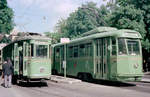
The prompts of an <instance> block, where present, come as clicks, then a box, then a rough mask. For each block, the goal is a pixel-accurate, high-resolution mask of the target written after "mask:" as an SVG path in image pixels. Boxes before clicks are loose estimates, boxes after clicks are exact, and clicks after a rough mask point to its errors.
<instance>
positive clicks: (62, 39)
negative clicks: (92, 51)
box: [60, 38, 70, 43]
mask: <svg viewBox="0 0 150 97" xmlns="http://www.w3.org/2000/svg"><path fill="white" fill-rule="evenodd" d="M60 42H61V43H69V42H70V39H69V38H61V39H60Z"/></svg>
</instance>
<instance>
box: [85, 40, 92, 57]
mask: <svg viewBox="0 0 150 97" xmlns="http://www.w3.org/2000/svg"><path fill="white" fill-rule="evenodd" d="M86 56H92V44H91V43H89V44H87V45H86Z"/></svg>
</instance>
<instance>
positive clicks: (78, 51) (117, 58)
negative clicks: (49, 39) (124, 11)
mask: <svg viewBox="0 0 150 97" xmlns="http://www.w3.org/2000/svg"><path fill="white" fill-rule="evenodd" d="M141 38H142V37H141V35H140V33H139V32H137V31H133V30H128V29H121V30H118V29H116V28H112V27H98V28H96V29H94V30H92V31H89V32H86V33H84V34H83V35H82V37H80V38H77V39H73V40H71V41H70V43H67V44H64V43H59V44H55V45H53V51H54V54H53V55H54V56H53V64H52V71H53V73H58V74H63V73H64V71H65V70H66V73H67V75H70V76H77V77H79V78H94V79H102V80H111V81H140V80H141V78H142V75H143V72H142V50H141ZM65 48H66V51H64V50H65ZM64 57H66V58H64ZM63 63H66V68H64V64H63Z"/></svg>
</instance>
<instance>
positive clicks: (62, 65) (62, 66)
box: [60, 46, 64, 73]
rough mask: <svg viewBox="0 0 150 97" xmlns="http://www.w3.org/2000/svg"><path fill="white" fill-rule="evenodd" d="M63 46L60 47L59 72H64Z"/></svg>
mask: <svg viewBox="0 0 150 97" xmlns="http://www.w3.org/2000/svg"><path fill="white" fill-rule="evenodd" d="M63 61H64V46H61V47H60V72H61V73H64V64H63Z"/></svg>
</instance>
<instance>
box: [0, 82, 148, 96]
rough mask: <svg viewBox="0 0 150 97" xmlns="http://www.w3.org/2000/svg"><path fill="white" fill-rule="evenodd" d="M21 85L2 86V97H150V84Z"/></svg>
mask: <svg viewBox="0 0 150 97" xmlns="http://www.w3.org/2000/svg"><path fill="white" fill-rule="evenodd" d="M47 85H48V86H47ZM47 85H46V84H45V83H30V84H26V83H20V84H19V85H13V87H12V88H4V87H2V86H0V97H150V83H143V82H134V83H126V84H124V83H114V82H105V81H104V82H103V81H95V82H93V83H88V82H80V83H74V84H67V83H55V82H52V81H47Z"/></svg>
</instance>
